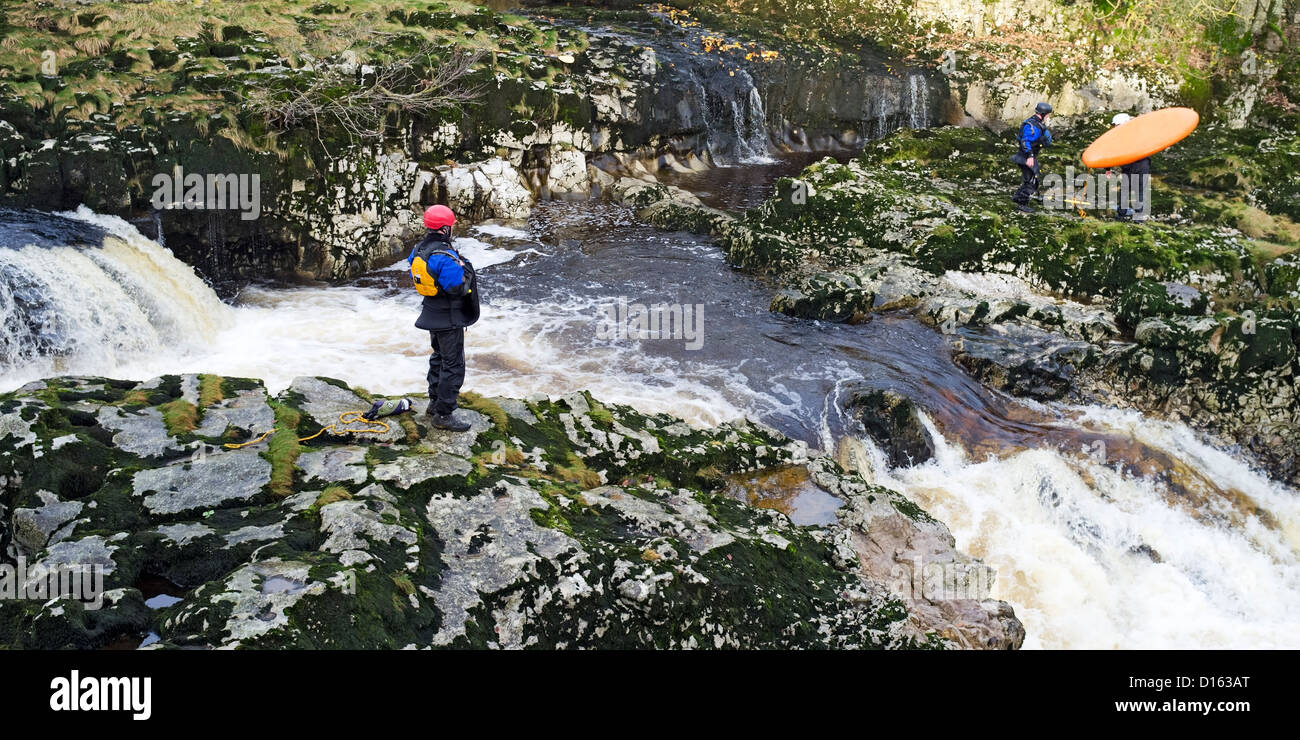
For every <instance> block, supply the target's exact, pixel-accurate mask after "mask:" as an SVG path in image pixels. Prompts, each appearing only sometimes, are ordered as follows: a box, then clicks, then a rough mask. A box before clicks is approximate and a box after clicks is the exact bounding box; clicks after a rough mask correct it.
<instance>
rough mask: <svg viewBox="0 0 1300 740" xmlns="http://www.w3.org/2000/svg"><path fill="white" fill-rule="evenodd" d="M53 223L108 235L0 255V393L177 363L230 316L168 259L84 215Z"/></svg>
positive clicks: (135, 236) (132, 232) (107, 222)
mask: <svg viewBox="0 0 1300 740" xmlns="http://www.w3.org/2000/svg"><path fill="white" fill-rule="evenodd" d="M59 215H61V216H64V217H67V218H72V219H77V220H80V221H84V222H87V223H90V224H92V225H94V226H97V227H99V228H101V229H104V230H105V231H107V232H108V233H107V235H106V236H105V238H104V242H103V244H102V245H100V246H93V245H90V246H85V245H79V246H53V247H50V246H27V247H22V248H14V249H0V273H2V274H3V275H4V276H5V278H6V279H4V280H0V316H3V317H4V322H3V324H2V325H0V367H4V368H5V379H4V386H5V390H8V389H10V388H14V387H17V386H19V385H22V384H23V383H25V382H27V381H29V380H34V379H37V378H42V377H49V376H52V375H63V374H78V373H100V374H120V370H121V369H122V364H121V363H122V362H123V361H124V360H127V359H129V358H131V357H136V356H146V355H153V356H166V355H172V354H184V353H185V352H187V351H191V350H192V349H194V348H196V347H199V346H202V345H203V344H205V343H207V342H208V341H210V340H211V339H212V338H213V337H214V336H217V335H219V334H220V333H221V332H222V331H224V330H225V329H226V328H228V327H230V326H232V325H233V316H232V311H231V309H230V307H229V306H226V305H225V304H223V303H222V302H221V301H220V300H219V299H218V298H217V296H216V294H215V293H213V292H212V290H211V289H210V288H209V287H208V286H207V285H206V284H205V283H204V282H203V281H202V280H201V279H199V277H198V276H197V275H195V273H194V270H193V269H192V268H190V267H189V266H188V265H186V264H185V263H183V262H181V261H180V260H177V259H176V258H175V257H173V256H172V254H171V252H170V251H169V250H167V249H164V248H163V247H160V246H158V244H156V243H155V242H153V241H151V240H149V239H146V238H144V237H143V236H141V235H140V233H139V232H138V231H136V229H135V228H134V227H132V226H131V225H130V224H128V223H127V222H125V221H123V220H122V219H119V218H115V217H111V216H102V215H99V214H96V213H94V212H92V211H90V210H89V209H87V208H85V207H84V206H82V207H80V208H78V209H77V210H76V211H71V212H68V213H63V214H59Z"/></svg>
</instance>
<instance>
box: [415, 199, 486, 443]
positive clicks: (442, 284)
mask: <svg viewBox="0 0 1300 740" xmlns="http://www.w3.org/2000/svg"><path fill="white" fill-rule="evenodd" d="M455 224H456V214H454V213H452V211H451V209H450V208H448V207H447V206H443V205H436V206H429V207H428V208H427V209H425V211H424V225H425V227H426V228H428V230H429V231H428V232H427V233H426V234H425V236H424V238H423V239H421V240H420V241H419V242H418V243H417V244H416V245H415V247H414V248H412V249H411V254H410V256H408V257H407V258H406V261H407V263H408V264H410V265H411V277H412V278H413V279H414V281H415V288H416V291H417V292H419V293H420V295H422V296H424V300H423V301H422V302H421V306H420V317H419V319H417V320H416V322H415V326H416V328H419V329H424V330H425V331H427V332H429V341H430V344H431V345H432V347H433V353H432V354H431V355H429V373H428V375H427V376H426V379H427V380H428V382H429V407H428V408H427V409H425V413H427V414H429V415H430V416H431V417H432V421H431V423H432V424H433V426H435V427H437V428H439V429H447V430H450V431H453V432H464V431H467V430H468V429H469V425H468V424H466V423H465V422H463V421H460V420H458V419H456V417H455V416H454V412H455V411H456V406H457V401H458V400H459V398H460V387H461V384H462V383H464V382H465V327H467V326H470V325H471V324H473V323H474V322H475V321H478V314H479V303H478V292H477V290H476V288H477V287H478V286H477V284H476V282H477V281H476V279H475V274H474V266H473V265H471V264H470V263H469V261H468V260H466V259H465V258H463V257H461V256H460V254H459V253H458V252H457V251H456V250H455V249H453V248H452V246H451V230H452V227H453V226H454V225H455Z"/></svg>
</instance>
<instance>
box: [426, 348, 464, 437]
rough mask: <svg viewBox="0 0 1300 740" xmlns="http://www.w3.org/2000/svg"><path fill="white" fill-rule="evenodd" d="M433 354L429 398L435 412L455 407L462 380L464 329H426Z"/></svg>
mask: <svg viewBox="0 0 1300 740" xmlns="http://www.w3.org/2000/svg"><path fill="white" fill-rule="evenodd" d="M429 343H430V345H432V347H433V354H431V355H429V375H428V380H429V400H430V401H432V402H433V411H434V413H436V414H442V415H444V416H445V415H447V414H450V413H451V412H453V411H455V410H456V399H457V397H458V396H459V395H460V386H461V384H462V383H464V382H465V330H464V329H442V330H440V331H431V332H429Z"/></svg>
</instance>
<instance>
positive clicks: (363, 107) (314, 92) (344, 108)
mask: <svg viewBox="0 0 1300 740" xmlns="http://www.w3.org/2000/svg"><path fill="white" fill-rule="evenodd" d="M480 56H481V53H480V52H476V51H467V50H464V49H455V50H452V51H451V52H450V54H447V55H446V56H445V57H443V56H440V55H439V54H438V52H437V50H436V49H435V48H433V47H432V46H428V45H426V46H422V47H421V48H420V49H418V50H416V51H415V52H414V53H412V54H411V55H409V56H406V57H402V58H399V59H396V60H392V61H389V62H386V63H382V64H376V65H375V66H373V67H367V66H363V65H362V64H361V63H359V60H357V59H355V58H353V56H352V55H349V54H345V55H344V57H345V59H346V61H344V62H343V63H330V64H325V63H318V64H317V65H316V67H315V68H314V69H312V70H310V71H308V72H302V71H299V72H295V73H293V75H292V77H289V78H286V79H285V82H286V83H287V84H284V85H282V86H279V87H274V86H271V85H267V86H258V87H255V88H252V89H250V90H248V91H247V95H246V102H247V104H248V106H249V109H250V110H252V111H254V112H256V113H258V114H260V115H262V116H263V117H264V118H265V120H266V122H267V124H268V125H270V126H271V127H273V128H277V129H282V130H283V129H290V128H297V127H304V126H311V127H313V128H314V129H315V130H316V135H317V138H318V139H320V140H322V141H324V139H325V136H324V135H323V134H324V132H325V130H326V129H329V128H332V127H338V128H340V129H341V130H342V131H343V132H344V133H345V134H346V135H347V136H348V138H349V139H351V140H353V141H357V140H360V141H378V140H380V139H382V138H383V136H384V132H385V126H386V122H387V120H388V116H389V115H390V114H392V113H405V114H409V115H414V116H432V115H435V114H437V113H439V112H441V111H444V110H447V109H448V108H454V107H456V106H460V105H465V104H468V103H472V102H474V101H475V100H477V99H478V97H479V96H480V95H481V94H482V91H483V90H482V87H483V86H482V85H470V84H467V78H468V77H469V75H470V73H471V71H472V68H473V65H474V64H475V63H476V62H477V61H478V60H479V58H480ZM304 81H305V84H303V83H304Z"/></svg>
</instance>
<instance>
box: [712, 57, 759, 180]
mask: <svg viewBox="0 0 1300 740" xmlns="http://www.w3.org/2000/svg"><path fill="white" fill-rule="evenodd" d="M724 71H725V74H723V73H722V71H712V72H708V73H706V74H705V75H704V77H703V79H702V80H699V81H698V82H697V84H698V85H699V87H700V89H702V90H703V93H704V124H705V131H706V136H707V140H708V144H709V151H710V152H711V153H712V154H713V156H714V158H715V159H718V160H720V161H722V162H724V163H727V164H760V163H766V162H772V161H773V159H772V158H771V156H770V154H769V143H768V132H767V111H766V110H765V109H764V107H763V96H762V95H761V94H760V93H759V91H758V87H757V86H756V85H755V84H754V78H753V77H751V76H750V74H749V72H746V71H745V70H743V69H738V68H737V69H729V70H724Z"/></svg>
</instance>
